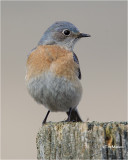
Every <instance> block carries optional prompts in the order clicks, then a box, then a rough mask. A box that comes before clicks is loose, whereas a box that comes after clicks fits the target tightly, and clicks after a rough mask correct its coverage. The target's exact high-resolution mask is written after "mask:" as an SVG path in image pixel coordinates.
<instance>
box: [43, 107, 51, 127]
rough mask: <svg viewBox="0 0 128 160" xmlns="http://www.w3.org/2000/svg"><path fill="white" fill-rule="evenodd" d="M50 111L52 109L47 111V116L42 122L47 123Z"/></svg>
mask: <svg viewBox="0 0 128 160" xmlns="http://www.w3.org/2000/svg"><path fill="white" fill-rule="evenodd" d="M49 113H50V110H48V112H47V114H46V116H45V118H44V120H43V122H42V124H45V123H46V120H47V118H48V115H49Z"/></svg>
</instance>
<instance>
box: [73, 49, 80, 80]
mask: <svg viewBox="0 0 128 160" xmlns="http://www.w3.org/2000/svg"><path fill="white" fill-rule="evenodd" d="M73 59H74V61H75V62H76V63H77V64H79V60H78V58H77V55H76V54H75V53H74V52H73ZM78 78H79V79H81V71H80V68H78Z"/></svg>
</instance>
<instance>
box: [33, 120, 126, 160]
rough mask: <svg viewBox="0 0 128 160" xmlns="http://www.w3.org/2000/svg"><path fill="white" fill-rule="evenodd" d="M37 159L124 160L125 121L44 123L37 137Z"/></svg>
mask: <svg viewBox="0 0 128 160" xmlns="http://www.w3.org/2000/svg"><path fill="white" fill-rule="evenodd" d="M36 142H37V159H42V160H47V159H49V160H52V159H54V160H66V159H95V160H96V159H127V157H128V122H106V123H99V122H82V123H81V122H79V123H76V122H69V123H67V122H65V123H64V122H58V123H54V122H48V123H46V124H45V125H43V126H42V128H41V129H40V130H39V132H38V134H37V139H36Z"/></svg>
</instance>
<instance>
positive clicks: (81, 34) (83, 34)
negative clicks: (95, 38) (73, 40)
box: [77, 33, 91, 38]
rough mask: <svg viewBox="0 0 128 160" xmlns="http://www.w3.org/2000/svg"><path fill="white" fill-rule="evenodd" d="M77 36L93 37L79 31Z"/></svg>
mask: <svg viewBox="0 0 128 160" xmlns="http://www.w3.org/2000/svg"><path fill="white" fill-rule="evenodd" d="M77 37H78V38H83V37H91V35H90V34H85V33H79V34H78V36H77Z"/></svg>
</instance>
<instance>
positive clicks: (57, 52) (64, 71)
mask: <svg viewBox="0 0 128 160" xmlns="http://www.w3.org/2000/svg"><path fill="white" fill-rule="evenodd" d="M78 67H79V66H78V64H77V63H75V62H74V60H73V54H72V52H70V51H68V50H65V49H64V48H61V47H59V46H57V45H44V46H43V45H42V46H38V47H37V48H36V50H34V51H33V52H32V53H31V54H30V55H29V57H28V60H27V73H26V80H29V79H30V78H32V77H35V76H38V75H40V74H42V73H43V72H47V71H51V72H53V73H55V74H56V75H57V76H65V77H66V78H68V79H73V78H74V76H75V77H76V71H77V69H78Z"/></svg>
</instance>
